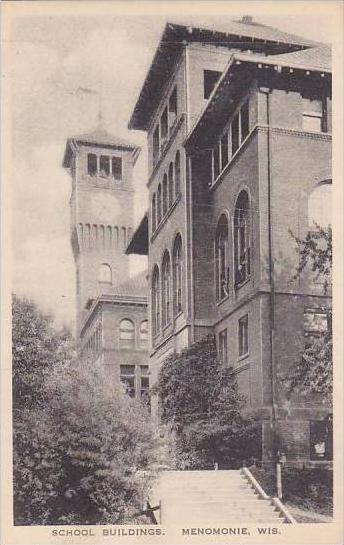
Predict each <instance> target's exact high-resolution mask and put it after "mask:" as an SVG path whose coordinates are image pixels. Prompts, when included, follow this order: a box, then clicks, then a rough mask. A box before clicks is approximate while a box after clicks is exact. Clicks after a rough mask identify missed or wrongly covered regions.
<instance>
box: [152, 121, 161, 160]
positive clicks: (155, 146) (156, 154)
mask: <svg viewBox="0 0 344 545" xmlns="http://www.w3.org/2000/svg"><path fill="white" fill-rule="evenodd" d="M159 153H160V137H159V125H157V126H156V127H155V131H154V133H153V165H155V164H156V163H157V160H158V158H159Z"/></svg>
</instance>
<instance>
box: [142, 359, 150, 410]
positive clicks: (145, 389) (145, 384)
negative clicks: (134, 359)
mask: <svg viewBox="0 0 344 545" xmlns="http://www.w3.org/2000/svg"><path fill="white" fill-rule="evenodd" d="M140 397H141V401H143V402H144V403H145V404H147V405H149V367H148V365H140Z"/></svg>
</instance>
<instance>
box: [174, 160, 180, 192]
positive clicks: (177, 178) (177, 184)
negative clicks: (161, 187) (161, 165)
mask: <svg viewBox="0 0 344 545" xmlns="http://www.w3.org/2000/svg"><path fill="white" fill-rule="evenodd" d="M174 177H175V182H174V183H175V195H176V197H178V195H179V194H180V152H179V150H178V151H177V153H176V161H175V173H174Z"/></svg>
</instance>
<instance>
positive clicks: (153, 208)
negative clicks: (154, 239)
mask: <svg viewBox="0 0 344 545" xmlns="http://www.w3.org/2000/svg"><path fill="white" fill-rule="evenodd" d="M155 228H156V195H155V193H153V198H152V231H153V232H154V231H155Z"/></svg>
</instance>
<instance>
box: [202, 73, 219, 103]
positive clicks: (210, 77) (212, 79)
mask: <svg viewBox="0 0 344 545" xmlns="http://www.w3.org/2000/svg"><path fill="white" fill-rule="evenodd" d="M203 76H204V77H203V87H204V89H203V91H204V98H206V99H208V98H209V97H210V95H211V93H212V90H213V89H214V87H215V85H216V83H217V80H218V79H219V77H220V76H221V72H218V71H217V70H204V73H203Z"/></svg>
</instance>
